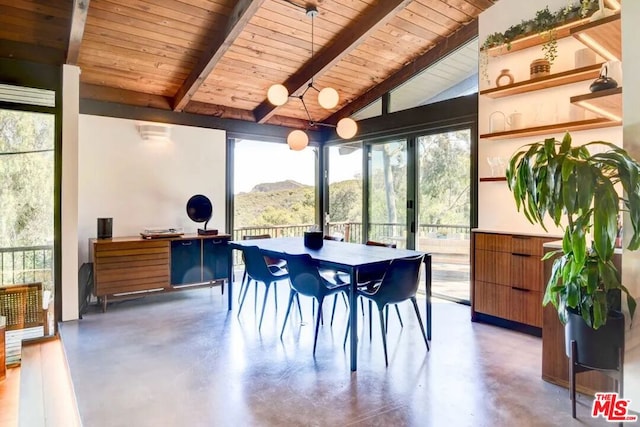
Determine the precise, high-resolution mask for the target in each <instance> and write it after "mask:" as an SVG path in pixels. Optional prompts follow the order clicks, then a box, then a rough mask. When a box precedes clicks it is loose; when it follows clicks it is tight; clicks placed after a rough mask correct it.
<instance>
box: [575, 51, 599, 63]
mask: <svg viewBox="0 0 640 427" xmlns="http://www.w3.org/2000/svg"><path fill="white" fill-rule="evenodd" d="M595 63H596V53H595V52H594V51H593V50H591V49H589V48H588V47H585V48H582V49H578V50H576V51H575V53H574V65H575V68H582V67H588V66H589V65H593V64H595Z"/></svg>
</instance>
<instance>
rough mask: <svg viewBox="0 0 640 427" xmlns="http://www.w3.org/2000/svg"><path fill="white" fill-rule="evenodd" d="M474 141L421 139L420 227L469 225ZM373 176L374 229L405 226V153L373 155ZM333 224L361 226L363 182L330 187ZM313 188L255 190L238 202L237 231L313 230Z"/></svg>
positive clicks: (459, 134) (450, 136) (458, 135)
mask: <svg viewBox="0 0 640 427" xmlns="http://www.w3.org/2000/svg"><path fill="white" fill-rule="evenodd" d="M468 141H469V135H468V131H453V132H448V133H443V134H435V135H430V136H425V137H421V138H419V140H418V144H419V154H420V159H419V160H420V163H419V165H420V182H419V185H418V193H419V209H418V216H419V222H420V224H446V225H463V226H464V225H465V224H467V225H468V224H469V215H470V205H469V190H470V185H469V184H470V183H469V175H468V173H469V168H470V161H471V159H470V156H469V148H468V147H469V146H468ZM376 158H377V159H379V162H378V163H376V165H375V166H374V167H373V168H372V172H371V176H370V186H371V191H370V196H369V214H370V218H371V221H372V222H374V223H402V222H404V221H405V218H406V191H407V188H406V182H407V178H406V177H407V162H406V152H405V150H404V149H403V148H402V146H401V145H395V146H393V145H387V146H381V147H380V148H378V149H376V150H375V151H374V161H375V159H376ZM329 205H330V208H329V212H330V218H331V222H332V223H336V222H361V221H362V180H361V179H355V178H354V179H347V180H343V181H338V182H334V183H331V184H330V185H329ZM314 212H315V191H314V188H313V186H309V185H303V184H300V183H298V182H296V181H294V180H287V181H281V182H274V183H261V184H257V185H255V186H254V187H253V188H252V190H251V191H250V192H247V193H240V194H237V195H236V196H235V219H234V221H235V226H236V227H238V228H240V227H252V226H253V227H264V226H273V225H300V224H314V223H315V222H316V220H315V213H314Z"/></svg>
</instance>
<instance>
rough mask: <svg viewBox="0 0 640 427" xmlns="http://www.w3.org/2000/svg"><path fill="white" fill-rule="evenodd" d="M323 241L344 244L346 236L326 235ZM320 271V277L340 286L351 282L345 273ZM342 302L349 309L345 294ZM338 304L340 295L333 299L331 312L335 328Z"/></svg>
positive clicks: (322, 269)
mask: <svg viewBox="0 0 640 427" xmlns="http://www.w3.org/2000/svg"><path fill="white" fill-rule="evenodd" d="M323 239H324V240H332V241H334V242H344V236H341V235H325V236H324V237H323ZM318 271H319V272H320V275H321V276H322V277H324V278H325V279H327V280H329V281H332V282H335V283H338V284H343V283H349V282H350V280H349V275H348V274H346V273H344V272H341V271H336V270H331V269H328V268H320V269H319V270H318ZM342 301H343V302H344V305H345V306H346V307H347V308H348V307H349V303H348V302H347V298H346V297H345V295H344V293H343V294H342ZM337 302H338V294H335V297H334V298H333V309H332V310H331V322H330V325H331V326H333V317H334V315H335V313H336V303H337ZM320 321H321V322H322V317H321V318H320Z"/></svg>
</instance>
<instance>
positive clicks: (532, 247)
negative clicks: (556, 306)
mask: <svg viewBox="0 0 640 427" xmlns="http://www.w3.org/2000/svg"><path fill="white" fill-rule="evenodd" d="M550 240H556V238H550V237H543V236H534V235H524V234H506V233H498V232H486V231H477V230H474V231H473V234H472V254H473V259H472V287H471V289H472V291H471V316H472V320H474V321H476V320H493V319H499V320H506V321H509V322H515V323H514V325H526V326H529V327H533V328H537V329H536V331H537V332H538V334H539V330H540V328H542V297H543V295H544V266H543V262H542V261H541V258H542V256H543V247H542V245H543V244H544V243H545V242H547V241H550ZM487 316H488V317H487Z"/></svg>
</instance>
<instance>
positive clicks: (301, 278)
mask: <svg viewBox="0 0 640 427" xmlns="http://www.w3.org/2000/svg"><path fill="white" fill-rule="evenodd" d="M285 258H286V261H287V269H288V270H289V279H290V281H291V291H290V292H289V304H288V305H287V313H286V314H285V316H284V323H283V324H282V331H281V332H280V338H282V335H283V334H284V329H285V327H286V326H287V320H288V319H289V312H290V311H291V304H293V298H294V297H296V296H297V295H298V294H300V295H304V296H308V297H312V298H313V299H314V301H317V302H318V315H317V316H316V328H315V334H314V337H313V354H314V355H315V354H316V343H317V341H318V328H319V327H320V318H321V317H322V303H323V301H324V299H325V297H327V296H329V295H334V294H336V295H337V294H338V293H340V292H342V293H348V292H349V286H350V285H349V283H342V284H337V283H335V282H332V281H330V280H327V279H325V278H324V277H322V276H321V275H320V272H319V271H318V267H317V266H316V264H315V263H314V262H313V259H312V258H311V255H309V254H301V255H287V256H286V257H285Z"/></svg>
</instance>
